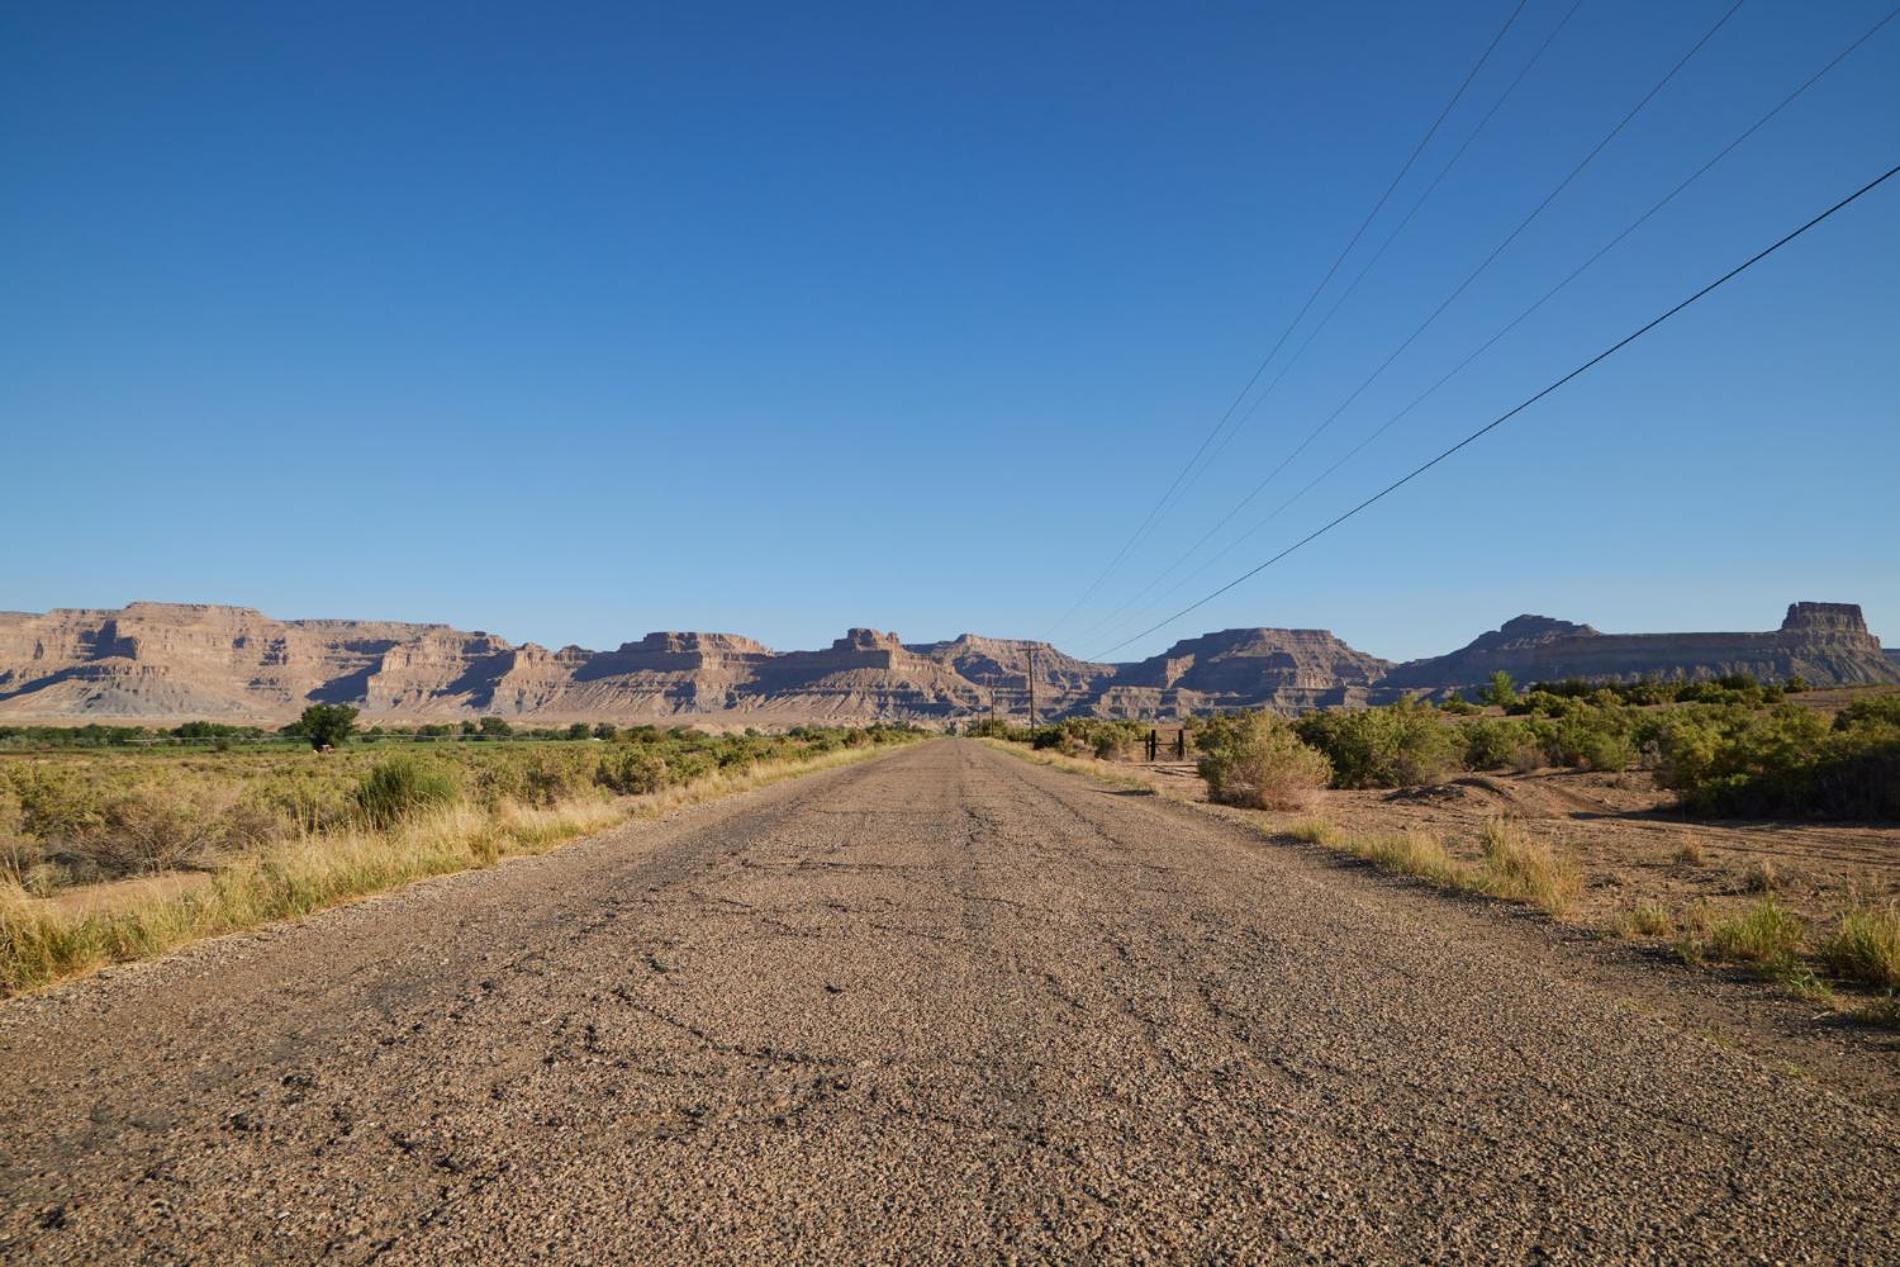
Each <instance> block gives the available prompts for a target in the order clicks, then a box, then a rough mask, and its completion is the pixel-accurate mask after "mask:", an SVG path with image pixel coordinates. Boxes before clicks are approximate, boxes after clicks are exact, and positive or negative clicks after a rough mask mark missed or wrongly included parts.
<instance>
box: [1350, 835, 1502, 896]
mask: <svg viewBox="0 0 1900 1267" xmlns="http://www.w3.org/2000/svg"><path fill="white" fill-rule="evenodd" d="M1343 848H1344V849H1345V850H1346V851H1347V852H1349V853H1352V854H1355V855H1357V856H1358V857H1361V858H1364V859H1365V860H1366V861H1367V862H1370V863H1372V864H1373V865H1374V866H1376V867H1379V868H1380V869H1382V870H1385V871H1393V872H1396V873H1398V874H1399V875H1409V876H1414V877H1416V878H1417V879H1420V880H1426V881H1429V882H1430V883H1432V884H1436V885H1440V886H1442V887H1444V888H1449V889H1468V888H1471V887H1473V884H1474V880H1473V876H1472V873H1471V869H1470V868H1469V867H1467V866H1465V865H1464V864H1463V863H1461V862H1459V861H1458V860H1457V859H1455V858H1453V857H1452V856H1451V855H1450V854H1449V853H1447V852H1446V851H1445V842H1444V841H1442V840H1440V839H1439V838H1438V837H1436V836H1433V835H1429V834H1427V833H1425V832H1421V831H1408V832H1397V833H1394V834H1392V835H1387V836H1370V837H1366V838H1365V839H1362V840H1349V841H1347V842H1346V843H1345V844H1344V846H1343Z"/></svg>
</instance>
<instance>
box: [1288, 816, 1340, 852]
mask: <svg viewBox="0 0 1900 1267" xmlns="http://www.w3.org/2000/svg"><path fill="white" fill-rule="evenodd" d="M1286 834H1287V835H1289V836H1291V837H1293V839H1295V840H1304V841H1305V842H1306V843H1308V844H1309V845H1328V846H1333V845H1337V844H1339V843H1340V841H1341V840H1343V839H1344V838H1345V836H1344V833H1343V832H1341V831H1340V830H1339V827H1338V825H1337V824H1335V823H1333V822H1332V821H1331V820H1330V819H1325V818H1302V819H1300V820H1299V821H1298V822H1295V823H1290V824H1288V825H1287V828H1286Z"/></svg>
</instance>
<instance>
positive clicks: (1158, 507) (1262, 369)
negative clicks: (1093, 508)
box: [1051, 0, 1529, 630]
mask: <svg viewBox="0 0 1900 1267" xmlns="http://www.w3.org/2000/svg"><path fill="white" fill-rule="evenodd" d="M1528 3H1529V0H1517V6H1516V7H1515V8H1513V9H1512V10H1511V15H1510V17H1508V18H1506V19H1505V21H1504V25H1503V26H1502V27H1500V28H1498V33H1497V34H1496V35H1494V36H1492V37H1491V42H1490V43H1489V44H1487V45H1486V46H1485V50H1484V52H1483V53H1482V54H1481V55H1480V56H1479V58H1478V60H1477V62H1476V63H1475V64H1474V65H1473V66H1472V68H1471V70H1470V72H1469V73H1467V74H1466V75H1465V77H1464V80H1463V82H1461V83H1460V84H1459V85H1458V90H1457V91H1456V92H1454V93H1452V95H1451V100H1449V101H1447V102H1446V103H1445V107H1444V109H1442V110H1440V111H1439V112H1438V117H1437V118H1436V119H1434V120H1432V125H1431V127H1429V128H1427V129H1426V130H1425V135H1424V136H1423V137H1421V138H1419V142H1418V144H1417V145H1415V146H1413V147H1412V152H1411V154H1409V155H1408V156H1407V157H1406V159H1405V162H1404V163H1403V164H1402V165H1401V166H1400V167H1399V171H1398V174H1397V175H1396V176H1394V177H1393V178H1392V181H1391V183H1390V184H1388V185H1387V186H1386V187H1385V192H1384V193H1381V194H1380V195H1379V200H1378V201H1377V202H1375V203H1373V204H1372V210H1371V211H1369V212H1367V213H1366V218H1365V219H1364V220H1362V221H1360V223H1359V227H1358V228H1357V229H1356V230H1354V231H1353V235H1352V237H1351V238H1350V239H1348V240H1347V242H1346V245H1345V246H1344V247H1343V248H1341V250H1340V252H1339V255H1338V256H1337V257H1336V258H1335V259H1334V260H1333V263H1332V266H1331V267H1330V268H1328V269H1327V270H1326V275H1325V276H1324V277H1321V278H1320V279H1319V284H1318V285H1317V286H1315V287H1313V290H1312V293H1311V294H1309V295H1307V297H1306V302H1304V303H1302V304H1301V305H1300V308H1299V311H1298V312H1296V313H1294V314H1293V320H1291V321H1289V322H1288V323H1287V326H1286V329H1284V330H1282V331H1281V332H1280V337H1279V338H1278V339H1275V340H1274V343H1273V346H1272V347H1271V348H1270V349H1268V351H1267V354H1266V355H1265V356H1264V357H1262V358H1261V359H1260V364H1259V365H1257V366H1255V367H1254V371H1253V374H1252V376H1251V377H1249V378H1248V379H1247V385H1246V386H1245V387H1242V388H1241V389H1240V393H1239V395H1237V396H1235V397H1234V399H1233V403H1232V404H1230V405H1228V406H1227V409H1226V411H1225V412H1224V413H1222V414H1221V416H1220V418H1219V420H1218V421H1216V422H1215V424H1214V426H1213V429H1212V430H1210V431H1209V432H1208V433H1207V435H1206V436H1205V437H1204V438H1203V439H1202V440H1201V444H1200V447H1199V448H1197V449H1196V450H1195V451H1194V455H1193V456H1192V457H1190V458H1189V459H1188V460H1187V464H1186V465H1185V466H1183V467H1182V468H1181V470H1180V471H1179V472H1178V473H1177V474H1176V475H1175V477H1174V481H1173V482H1172V483H1171V484H1169V485H1168V487H1167V491H1165V492H1164V493H1162V494H1161V498H1160V500H1159V501H1157V502H1156V503H1155V504H1154V507H1153V508H1152V509H1151V510H1149V512H1148V515H1147V517H1146V518H1145V519H1143V520H1142V521H1141V523H1140V525H1139V526H1137V527H1136V529H1135V531H1134V532H1133V534H1131V535H1130V536H1129V538H1128V540H1127V541H1125V542H1124V543H1123V544H1122V548H1121V549H1120V550H1118V551H1116V553H1115V557H1114V558H1112V559H1110V560H1109V562H1108V566H1107V567H1105V568H1103V569H1102V573H1101V575H1100V576H1097V577H1096V578H1095V580H1094V581H1092V582H1091V583H1090V584H1089V587H1088V588H1087V589H1086V590H1084V591H1083V592H1082V596H1081V597H1080V598H1078V599H1076V600H1075V602H1074V603H1073V604H1071V605H1070V607H1069V609H1068V610H1067V611H1065V612H1064V613H1062V615H1061V616H1059V617H1057V618H1056V622H1055V624H1054V625H1053V626H1051V629H1052V630H1053V629H1055V628H1059V627H1060V626H1061V625H1062V624H1063V623H1065V622H1066V621H1067V620H1068V619H1069V617H1071V616H1073V615H1075V613H1076V612H1077V611H1079V610H1081V607H1082V604H1084V603H1086V602H1087V601H1088V600H1089V599H1090V598H1091V597H1093V596H1094V594H1095V591H1096V590H1098V589H1100V588H1101V586H1102V583H1103V582H1104V581H1106V580H1108V578H1109V577H1110V576H1112V575H1113V574H1114V571H1115V569H1116V568H1117V567H1119V566H1120V565H1121V562H1122V560H1123V559H1125V558H1127V557H1128V552H1129V551H1130V550H1132V549H1134V548H1135V545H1136V543H1137V542H1139V541H1140V540H1141V538H1142V536H1143V535H1144V534H1145V533H1146V532H1147V531H1148V529H1149V528H1150V527H1151V526H1152V525H1153V524H1154V523H1155V521H1156V519H1157V518H1158V517H1159V516H1160V514H1161V512H1162V510H1163V509H1164V508H1165V507H1166V506H1167V504H1168V501H1169V499H1170V498H1172V497H1173V496H1174V494H1175V492H1176V490H1178V489H1179V488H1180V487H1181V486H1182V481H1183V480H1184V479H1186V478H1187V475H1188V472H1189V471H1191V470H1193V469H1194V465H1195V463H1197V462H1198V461H1200V458H1201V455H1202V454H1203V453H1205V452H1206V451H1207V446H1208V445H1209V444H1211V443H1212V442H1213V440H1214V437H1215V436H1216V435H1218V434H1220V431H1221V428H1222V427H1224V426H1226V425H1227V421H1228V419H1230V418H1232V417H1233V414H1234V410H1236V409H1238V408H1239V407H1240V403H1241V402H1242V401H1243V400H1245V399H1246V398H1247V394H1248V393H1249V392H1251V391H1253V389H1254V384H1256V383H1258V382H1259V381H1260V376H1261V375H1262V374H1264V373H1266V369H1267V366H1268V365H1270V364H1271V363H1272V362H1273V358H1274V357H1276V356H1278V355H1279V354H1280V349H1281V348H1282V347H1284V346H1286V341H1287V339H1288V338H1290V337H1291V336H1292V334H1293V331H1294V330H1295V328H1297V327H1298V326H1299V324H1300V322H1301V321H1303V320H1304V319H1305V318H1306V314H1307V311H1308V310H1309V309H1311V308H1312V306H1313V302H1314V301H1315V300H1317V299H1318V298H1319V296H1320V292H1321V291H1323V290H1325V289H1326V286H1327V284H1328V283H1329V282H1331V281H1332V280H1333V276H1334V274H1336V273H1338V272H1339V266H1340V265H1341V264H1344V263H1345V262H1346V257H1347V256H1348V255H1350V254H1352V250H1353V248H1354V247H1355V246H1358V245H1359V239H1360V238H1362V237H1364V236H1365V232H1366V230H1367V229H1368V228H1370V227H1371V225H1372V222H1373V220H1374V219H1376V218H1377V217H1378V214H1379V212H1380V211H1382V210H1384V208H1385V204H1386V202H1387V201H1388V200H1390V198H1391V197H1392V193H1393V191H1394V190H1396V189H1397V188H1398V187H1399V183H1400V182H1401V181H1403V180H1404V179H1405V176H1406V174H1407V173H1408V172H1410V171H1411V170H1412V165H1413V164H1414V163H1416V162H1418V157H1419V155H1420V154H1423V153H1424V152H1425V147H1426V146H1427V145H1429V144H1430V143H1431V140H1432V138H1433V137H1434V136H1436V135H1438V129H1439V128H1440V127H1442V126H1443V125H1444V122H1445V119H1446V118H1447V117H1448V116H1449V115H1450V114H1451V112H1452V109H1453V107H1455V106H1456V105H1457V104H1458V102H1459V101H1460V100H1461V99H1462V98H1463V97H1464V95H1465V90H1466V89H1468V88H1469V87H1471V81H1472V80H1474V79H1476V78H1477V77H1478V72H1479V71H1481V70H1483V69H1484V66H1485V63H1486V62H1488V61H1490V59H1491V54H1492V53H1493V52H1494V51H1495V50H1496V49H1497V46H1498V45H1499V43H1501V42H1502V41H1503V39H1504V37H1505V35H1506V34H1507V33H1508V32H1509V31H1510V29H1511V27H1512V26H1514V25H1515V24H1516V23H1517V19H1518V15H1519V14H1521V13H1523V11H1524V6H1525V5H1526V4H1528Z"/></svg>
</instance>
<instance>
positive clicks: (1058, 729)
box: [1029, 717, 1152, 761]
mask: <svg viewBox="0 0 1900 1267" xmlns="http://www.w3.org/2000/svg"><path fill="white" fill-rule="evenodd" d="M1151 729H1152V726H1151V725H1150V724H1149V723H1147V722H1135V721H1122V720H1112V719H1108V718H1102V717H1069V718H1065V719H1064V720H1062V721H1060V722H1056V723H1054V724H1052V725H1048V726H1038V727H1036V729H1035V730H1033V731H1031V732H1030V735H1029V743H1030V746H1031V747H1033V748H1043V749H1054V750H1055V751H1057V752H1062V753H1066V754H1067V755H1069V756H1072V757H1073V756H1081V755H1082V754H1083V753H1088V754H1089V755H1091V756H1094V757H1098V758H1100V759H1101V760H1104V761H1112V760H1116V759H1119V758H1125V757H1128V756H1130V755H1132V754H1134V753H1136V752H1138V751H1140V750H1141V745H1142V743H1143V741H1145V740H1146V739H1147V737H1148V732H1149V731H1150V730H1151Z"/></svg>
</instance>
